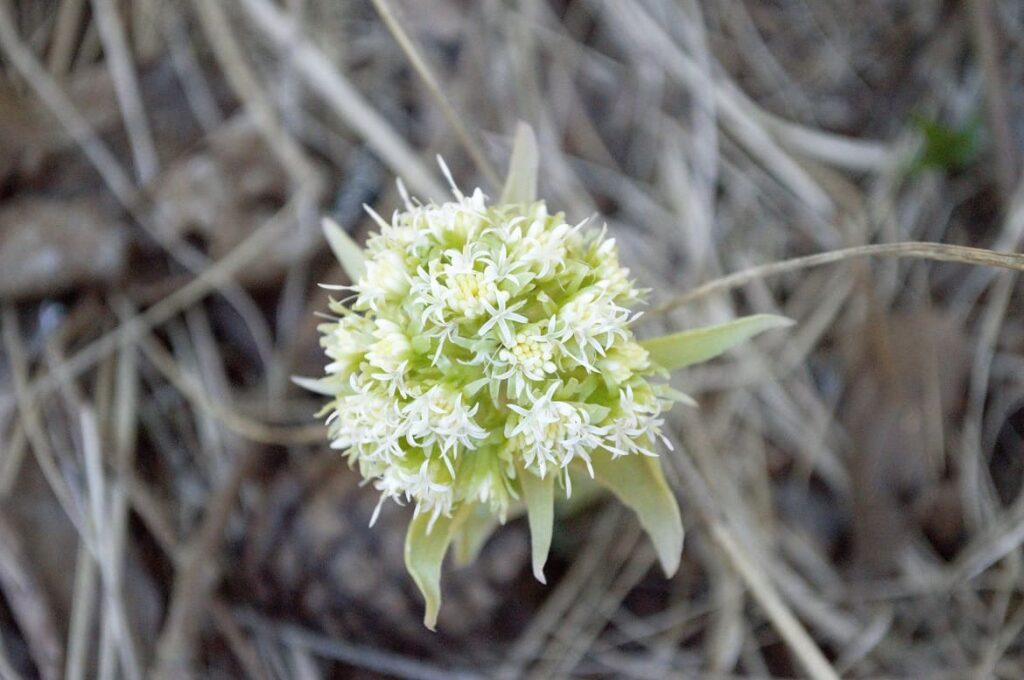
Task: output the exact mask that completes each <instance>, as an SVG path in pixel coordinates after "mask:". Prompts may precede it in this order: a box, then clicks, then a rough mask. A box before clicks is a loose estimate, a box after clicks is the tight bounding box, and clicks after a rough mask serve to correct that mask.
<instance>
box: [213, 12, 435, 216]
mask: <svg viewBox="0 0 1024 680" xmlns="http://www.w3.org/2000/svg"><path fill="white" fill-rule="evenodd" d="M200 4H203V3H200ZM240 4H241V7H242V9H243V10H245V14H246V16H247V17H248V19H249V21H250V22H251V23H252V25H253V26H255V27H256V28H257V29H258V30H259V31H260V32H261V33H262V34H263V35H264V36H265V37H266V38H267V39H268V40H269V41H270V42H271V43H272V44H273V45H274V47H275V48H276V49H277V50H278V51H279V52H281V54H282V58H283V59H285V60H287V61H288V62H289V63H290V64H291V65H292V66H293V67H294V68H295V71H296V73H297V74H298V75H300V76H301V77H302V78H303V79H305V80H306V82H307V84H308V85H309V86H310V87H311V88H312V89H313V90H314V91H316V92H317V93H319V95H320V96H321V97H322V98H323V99H324V101H326V102H327V103H328V104H330V105H331V106H332V107H333V108H334V111H335V112H336V113H337V114H338V116H339V117H340V118H341V119H342V120H344V121H345V122H346V123H347V124H348V125H349V126H350V127H351V128H352V129H353V130H354V131H355V132H356V133H357V134H359V135H360V136H361V137H362V138H363V139H365V140H366V143H367V144H369V145H370V147H372V148H373V150H374V151H376V152H377V153H378V154H380V157H381V159H382V160H383V161H384V162H385V163H387V165H388V167H390V168H391V170H392V172H394V173H395V174H396V175H398V176H400V177H403V178H404V179H405V181H406V183H407V184H408V185H409V188H410V189H412V191H413V192H414V193H417V194H419V195H421V196H423V197H426V198H431V199H435V200H441V199H443V198H444V196H446V195H447V193H448V192H447V191H445V189H444V187H443V186H442V185H441V184H440V183H438V181H437V179H436V178H435V177H434V175H433V173H431V172H430V171H429V170H428V169H427V168H426V166H425V165H424V164H423V162H422V161H421V160H420V159H419V157H418V156H417V155H416V153H415V152H414V151H413V150H412V149H411V148H409V146H408V145H407V144H406V143H405V141H404V140H403V139H402V138H401V137H400V136H399V135H398V134H397V133H396V132H395V130H394V129H393V128H392V127H391V126H390V125H389V124H388V122H387V121H386V120H385V119H384V118H383V117H382V116H381V115H380V114H379V113H377V111H375V110H374V109H373V106H371V105H370V103H369V102H368V101H367V100H366V99H365V98H364V97H363V95H362V94H361V93H360V92H359V90H357V89H356V88H355V86H354V85H352V83H351V82H350V81H349V80H348V79H347V78H345V76H344V75H342V73H341V72H340V71H338V69H336V68H335V67H334V66H333V65H332V64H331V62H330V60H328V59H327V57H326V56H324V54H323V53H322V52H321V51H320V50H318V49H317V48H316V47H315V46H314V45H313V44H312V43H311V42H309V41H308V40H306V39H305V38H304V37H303V32H302V30H301V28H300V27H299V26H298V25H297V24H296V22H295V21H294V20H293V19H292V18H291V17H290V16H289V15H288V14H287V13H286V12H284V11H282V10H281V9H280V8H279V7H277V6H276V5H274V4H273V3H270V2H268V1H267V0H241V2H240Z"/></svg>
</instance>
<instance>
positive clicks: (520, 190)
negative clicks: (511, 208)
mask: <svg viewBox="0 0 1024 680" xmlns="http://www.w3.org/2000/svg"><path fill="white" fill-rule="evenodd" d="M538 165H539V160H538V156H537V137H536V136H535V135H534V134H533V128H532V127H530V126H529V125H527V124H526V123H524V122H522V121H520V122H519V124H518V125H517V126H516V138H515V141H514V142H513V143H512V159H511V160H510V161H509V164H508V177H507V178H506V179H505V188H504V189H502V191H501V201H500V202H501V203H532V202H533V201H535V200H537V167H538Z"/></svg>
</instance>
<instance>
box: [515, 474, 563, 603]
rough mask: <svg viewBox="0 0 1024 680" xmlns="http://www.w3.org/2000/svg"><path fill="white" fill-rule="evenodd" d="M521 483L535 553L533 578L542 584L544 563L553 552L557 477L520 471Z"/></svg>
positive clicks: (543, 581)
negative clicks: (549, 552)
mask: <svg viewBox="0 0 1024 680" xmlns="http://www.w3.org/2000/svg"><path fill="white" fill-rule="evenodd" d="M519 483H520V485H521V486H522V488H523V502H525V503H526V519H527V520H528V521H529V523H530V545H531V548H532V551H533V577H534V578H536V579H537V580H538V581H540V582H541V583H547V580H546V579H545V578H544V563H545V562H547V561H548V551H550V550H551V529H552V525H553V523H554V515H555V475H554V474H549V475H548V476H547V477H545V478H544V479H541V478H540V477H537V476H536V475H534V474H533V473H531V472H527V471H526V470H523V469H520V470H519Z"/></svg>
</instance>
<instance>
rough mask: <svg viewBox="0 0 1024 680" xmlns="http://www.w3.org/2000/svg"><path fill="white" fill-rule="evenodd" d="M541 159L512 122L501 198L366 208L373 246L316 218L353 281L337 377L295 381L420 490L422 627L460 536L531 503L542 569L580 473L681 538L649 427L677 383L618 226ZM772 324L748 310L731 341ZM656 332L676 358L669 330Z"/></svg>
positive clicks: (417, 541) (465, 546)
mask: <svg viewBox="0 0 1024 680" xmlns="http://www.w3.org/2000/svg"><path fill="white" fill-rule="evenodd" d="M536 166H537V159H536V144H535V142H534V140H533V136H532V133H531V132H530V131H529V129H528V128H526V127H525V126H521V127H520V129H519V132H518V134H517V142H516V148H515V150H514V152H513V164H512V169H511V170H510V175H509V180H508V182H507V184H506V187H505V191H504V192H503V194H502V198H503V199H504V201H505V202H503V203H501V204H498V205H490V204H488V201H487V199H486V197H485V196H484V194H483V193H482V192H481V191H480V190H479V189H478V190H476V191H474V192H473V193H471V194H470V195H464V194H462V193H461V192H460V191H459V190H458V189H457V188H455V186H454V183H452V189H453V193H454V200H452V201H450V202H447V203H443V204H440V205H438V204H433V203H430V204H420V203H417V202H415V201H413V200H411V199H409V198H408V197H406V198H405V204H406V205H405V210H404V211H402V212H397V213H396V214H395V215H394V216H393V217H392V219H391V221H390V222H386V221H384V220H383V219H381V218H380V217H379V216H377V215H376V213H373V212H372V211H370V213H371V215H372V216H373V217H374V219H375V220H376V221H377V223H378V226H379V227H380V231H379V232H378V233H376V234H374V235H372V236H371V237H370V238H369V240H368V241H367V244H366V249H365V252H361V251H360V250H359V248H358V246H356V244H355V243H354V242H353V241H352V240H351V238H349V237H348V236H347V235H346V234H345V233H344V232H343V231H342V230H341V229H340V228H339V227H337V225H335V224H333V223H330V222H325V232H326V235H327V237H328V241H329V242H330V244H331V246H332V248H333V249H334V251H335V253H336V254H337V256H338V258H339V260H340V261H341V263H342V265H343V266H344V268H345V269H346V271H347V272H348V273H349V274H350V276H352V278H353V280H354V281H355V283H354V284H353V285H352V286H344V287H338V288H339V289H340V290H343V291H345V292H346V293H347V295H346V296H345V297H343V299H342V300H341V301H332V302H331V305H330V308H331V311H332V312H333V313H334V314H335V315H336V319H335V320H332V321H330V322H329V323H324V324H323V325H322V326H321V327H320V330H321V332H322V334H323V335H322V338H321V344H322V345H323V347H324V350H325V352H326V354H327V357H328V358H329V363H328V365H327V367H326V374H327V375H326V377H324V378H322V379H320V380H317V381H309V380H306V381H304V382H302V383H301V384H302V385H303V386H305V387H308V388H310V389H314V390H316V391H317V392H320V393H325V394H328V395H331V397H332V398H331V401H330V402H329V403H328V404H327V405H326V406H325V408H324V411H323V414H324V415H326V416H327V423H328V428H329V430H328V431H329V436H330V439H331V446H332V447H333V448H336V449H340V450H342V451H343V453H344V455H345V456H346V457H347V459H348V461H349V462H350V463H351V464H352V465H353V466H355V467H357V468H358V469H359V472H360V474H361V475H362V476H363V477H364V478H365V479H367V480H370V481H371V483H372V484H373V486H374V487H375V488H376V489H377V490H378V491H379V492H380V494H381V496H380V502H381V503H383V502H385V501H386V500H388V499H392V500H394V501H396V502H398V503H410V504H412V505H413V506H414V507H415V517H414V519H413V521H412V523H411V524H410V527H409V532H408V536H407V539H406V551H405V560H406V565H407V567H408V569H409V571H410V573H411V575H412V576H413V579H414V580H415V581H416V584H417V586H418V587H419V588H420V590H421V592H422V593H423V595H424V598H425V599H426V605H427V611H426V616H425V623H426V624H427V626H428V627H431V628H433V627H434V625H435V622H436V617H437V611H438V607H439V606H440V585H439V579H440V567H441V562H442V561H443V558H444V555H445V553H446V552H447V549H448V547H449V544H450V543H451V542H453V541H454V542H456V544H457V545H459V546H460V549H459V551H458V552H459V553H460V554H461V555H462V556H463V557H465V558H467V559H471V558H472V556H473V555H474V554H475V552H476V551H477V550H478V549H479V547H480V546H481V545H482V544H483V541H484V540H485V539H486V536H487V535H488V534H489V533H490V532H491V531H492V530H493V528H494V526H495V525H496V523H497V522H504V521H505V519H506V518H507V517H508V516H509V514H510V512H515V511H517V510H518V508H521V507H523V506H525V509H526V512H527V514H528V517H529V525H530V530H531V533H532V534H533V541H532V544H533V550H534V556H533V565H534V573H535V575H536V576H537V578H538V579H540V580H543V565H544V562H545V560H546V557H547V551H548V548H549V546H550V544H551V532H552V521H553V514H552V504H553V502H554V499H555V497H556V496H557V495H559V494H561V495H568V494H570V493H571V490H572V483H571V480H572V475H573V474H586V475H589V476H590V477H593V478H595V479H597V480H598V481H599V482H602V483H603V484H604V485H605V486H607V487H608V488H610V489H611V490H612V491H613V492H614V493H615V494H616V495H617V496H618V497H619V498H620V499H622V500H623V502H625V503H626V504H627V505H628V506H629V507H631V508H632V509H633V510H634V511H636V512H637V514H638V516H639V518H640V521H641V523H642V524H643V526H644V529H645V530H646V531H647V532H648V534H649V535H650V536H651V537H652V539H653V540H654V541H655V544H656V548H657V549H658V555H659V558H660V559H661V563H662V566H663V567H664V569H665V571H666V573H668V574H669V575H671V574H672V573H673V572H674V571H675V570H676V568H677V566H678V563H679V555H680V552H681V550H682V539H683V528H682V523H681V521H680V517H679V509H678V506H677V504H676V501H675V498H674V496H673V495H672V493H671V491H670V490H669V488H668V485H667V484H666V482H665V480H664V478H663V476H662V472H661V465H660V460H659V459H658V458H657V446H658V442H659V441H661V442H664V443H665V444H666V445H667V444H668V440H667V439H665V437H664V436H663V434H662V427H663V424H664V421H663V417H662V414H663V413H664V411H665V410H666V409H667V408H669V406H670V405H671V403H672V401H673V399H674V396H673V395H675V394H677V393H675V392H673V391H672V390H670V389H669V388H668V386H667V384H666V383H665V381H664V380H659V377H661V376H664V375H666V374H667V372H666V371H665V368H669V367H670V366H666V367H664V368H663V367H661V366H659V365H658V364H656V363H655V362H654V361H652V358H651V353H650V352H649V351H648V350H647V349H645V348H644V346H643V344H641V343H640V342H638V341H637V339H636V338H635V337H634V335H633V332H632V330H631V327H630V324H631V322H632V321H633V320H634V319H636V317H637V313H636V312H635V311H634V309H635V308H636V307H637V305H638V303H640V302H641V301H642V298H643V293H644V291H642V290H640V289H638V288H637V287H636V286H635V285H634V283H633V282H632V281H631V279H630V278H629V272H628V270H627V269H625V268H624V267H622V266H621V265H620V263H619V259H618V255H617V252H616V247H615V242H614V240H612V239H608V238H606V236H605V234H604V232H603V231H598V230H594V229H589V228H587V226H586V225H585V224H584V223H577V224H571V223H569V222H567V221H566V220H565V218H564V216H563V215H562V214H561V213H550V212H549V211H548V209H547V206H546V205H545V203H544V202H543V201H536V200H534V196H533V194H534V192H535V185H536ZM446 173H447V171H446ZM449 179H450V178H449ZM404 195H405V194H404V192H403V196H404ZM773 318H777V317H773ZM771 325H772V324H771V323H770V322H768V323H766V322H764V321H762V322H761V323H760V325H759V326H758V327H757V329H753V328H752V327H749V326H748V327H747V328H746V329H745V330H746V332H745V333H741V334H739V335H738V339H746V337H749V336H750V335H752V334H753V332H757V331H759V330H763V328H767V327H770V326H771ZM751 331H753V332H751ZM719 335H721V334H719ZM700 342H703V343H704V345H705V346H704V347H702V348H700V349H699V350H697V352H696V353H695V354H694V353H693V352H690V353H688V354H687V353H685V352H684V354H686V355H687V356H689V355H691V354H693V355H694V356H699V358H700V359H704V358H707V357H708V355H709V352H710V353H718V352H721V351H724V350H725V349H726V348H727V347H728V346H730V343H729V342H728V338H727V337H724V339H723V337H718V338H717V339H716V340H715V342H712V343H711V344H708V341H707V338H706V337H705V338H703V339H701V340H700ZM733 344H734V343H733ZM657 350H658V354H660V355H669V356H671V352H667V351H666V347H665V346H664V342H663V341H662V344H661V345H659V346H658V348H657ZM666 363H671V362H666ZM377 509H378V510H379V509H380V505H379V504H378V508H377ZM374 519H376V512H375V513H374ZM495 519H496V520H497V522H495V521H494V520H495Z"/></svg>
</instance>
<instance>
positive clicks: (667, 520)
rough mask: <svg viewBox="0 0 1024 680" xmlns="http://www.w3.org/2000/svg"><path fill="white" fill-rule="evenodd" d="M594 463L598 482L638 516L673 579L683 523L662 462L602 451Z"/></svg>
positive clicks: (668, 575)
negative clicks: (615, 456)
mask: <svg viewBox="0 0 1024 680" xmlns="http://www.w3.org/2000/svg"><path fill="white" fill-rule="evenodd" d="M591 462H592V464H593V467H594V478H595V479H596V480H597V481H598V482H600V483H601V484H603V485H604V486H606V487H608V490H609V491H611V492H612V493H613V494H615V496H616V497H618V499H619V500H620V501H622V503H623V504H625V505H626V506H627V507H629V508H630V509H631V510H632V511H633V512H635V513H636V516H637V518H638V519H639V520H640V526H642V527H643V528H644V531H646V532H647V535H648V536H650V538H651V542H652V543H654V549H655V551H656V552H657V553H658V560H659V561H660V562H661V568H662V569H663V570H664V571H665V575H666V576H667V577H670V578H671V577H672V575H673V574H675V573H676V570H677V569H678V568H679V560H680V556H681V555H682V552H683V520H682V517H681V516H680V514H679V505H678V503H676V498H675V496H673V495H672V490H671V489H669V486H668V482H666V481H665V476H664V474H662V471H661V460H660V459H658V458H652V457H650V456H642V455H639V454H634V455H630V456H620V457H618V458H614V459H613V458H612V456H611V454H610V453H607V452H604V451H601V452H594V453H593V454H592V456H591Z"/></svg>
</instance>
